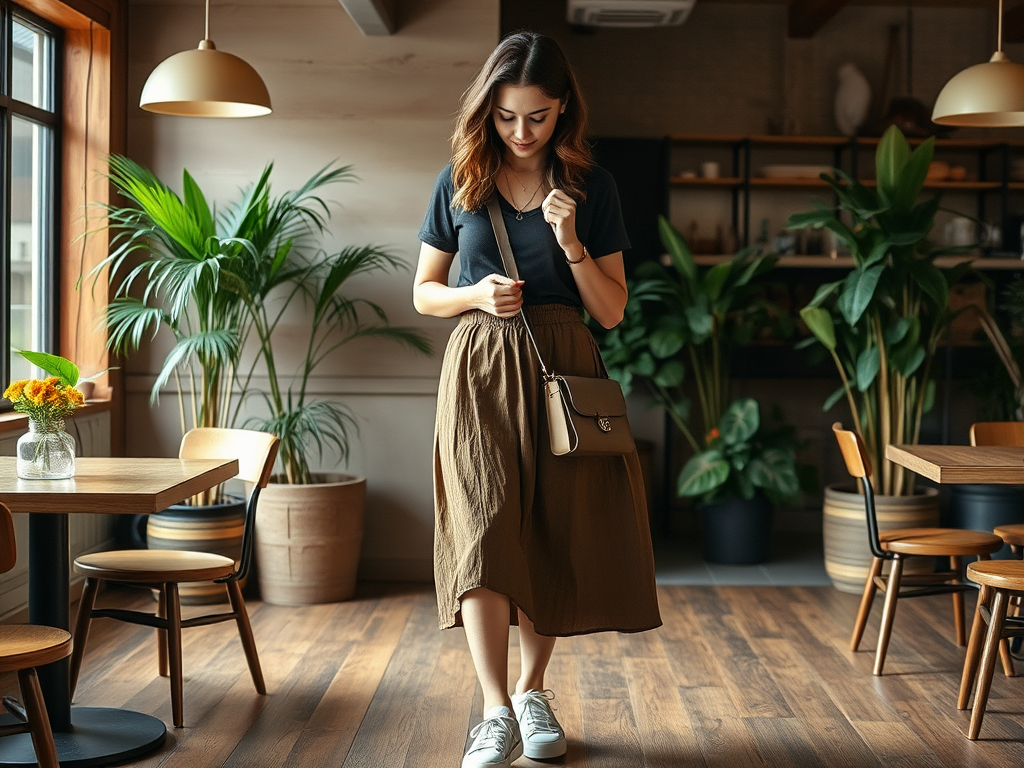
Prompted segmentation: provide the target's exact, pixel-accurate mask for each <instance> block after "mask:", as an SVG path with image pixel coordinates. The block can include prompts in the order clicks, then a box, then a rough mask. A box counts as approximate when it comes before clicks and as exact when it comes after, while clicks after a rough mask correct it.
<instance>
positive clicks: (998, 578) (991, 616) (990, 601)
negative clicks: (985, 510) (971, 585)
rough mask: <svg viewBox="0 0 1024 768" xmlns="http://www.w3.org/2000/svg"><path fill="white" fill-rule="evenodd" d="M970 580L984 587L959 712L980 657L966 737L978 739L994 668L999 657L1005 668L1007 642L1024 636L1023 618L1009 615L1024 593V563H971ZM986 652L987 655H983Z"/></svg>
mask: <svg viewBox="0 0 1024 768" xmlns="http://www.w3.org/2000/svg"><path fill="white" fill-rule="evenodd" d="M967 578H968V579H970V580H971V581H973V582H975V583H977V584H980V585H981V594H980V595H979V596H978V608H977V610H976V611H975V612H974V625H973V627H972V628H971V644H970V645H969V646H968V647H967V658H966V659H965V660H964V672H963V676H962V677H961V678H960V696H959V698H958V699H957V704H956V705H957V708H958V709H967V702H968V701H969V700H970V698H971V689H972V688H974V680H975V677H976V675H977V673H978V657H979V656H980V657H981V670H980V671H981V678H980V679H979V680H978V693H977V695H976V696H975V698H974V711H973V712H972V713H971V725H970V728H969V729H968V732H967V738H969V739H971V740H972V741H973V740H974V739H977V738H978V733H979V732H980V731H981V721H982V719H984V717H985V706H986V705H987V704H988V694H989V691H990V690H991V689H992V673H993V671H994V669H995V664H996V654H997V653H999V654H1000V655H1002V656H1003V664H1004V667H1005V664H1006V659H1007V656H1008V653H1007V641H1008V639H1009V638H1011V637H1024V619H1022V618H1020V617H1015V616H1008V615H1007V608H1008V606H1009V603H1010V600H1011V599H1012V598H1014V597H1020V596H1021V594H1022V593H1024V562H1021V561H1020V560H990V561H988V562H977V563H971V564H970V565H968V566H967ZM984 624H988V632H986V633H985V640H984V643H982V630H983V629H984V626H983V625H984ZM983 649H984V652H983Z"/></svg>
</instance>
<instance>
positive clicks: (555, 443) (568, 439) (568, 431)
mask: <svg viewBox="0 0 1024 768" xmlns="http://www.w3.org/2000/svg"><path fill="white" fill-rule="evenodd" d="M487 213H488V214H489V215H490V217H491V226H492V227H493V228H494V237H495V239H496V240H497V241H498V251H499V252H500V253H501V262H502V264H504V265H505V274H506V275H508V277H509V278H511V279H512V280H518V279H519V270H518V269H516V260H515V256H514V255H513V254H512V246H511V245H510V244H509V241H508V231H507V230H506V229H505V220H504V218H503V217H502V215H501V209H500V208H499V207H498V201H497V199H496V198H491V200H490V201H488V203H487ZM519 314H520V316H521V317H522V318H523V326H524V327H525V328H526V335H527V336H528V337H529V339H530V344H531V345H532V346H533V351H534V352H535V353H536V355H537V361H538V362H539V363H540V371H541V379H542V382H543V385H544V402H545V406H546V407H545V412H546V414H547V419H548V434H549V436H550V438H551V452H552V453H553V454H555V455H556V456H563V455H565V454H571V455H573V456H621V455H624V454H627V453H632V452H633V450H634V449H635V446H634V444H633V434H632V432H631V431H630V429H629V421H627V419H626V399H625V398H624V397H623V396H622V387H620V386H619V383H618V382H617V381H615V380H614V379H609V378H601V377H597V376H562V375H560V374H557V373H555V372H554V371H551V370H549V369H548V367H547V366H546V365H545V364H544V358H543V357H542V356H541V354H540V348H539V347H538V346H537V341H536V339H534V337H533V331H532V330H531V329H530V323H529V322H528V321H527V319H526V312H525V310H524V309H520V310H519Z"/></svg>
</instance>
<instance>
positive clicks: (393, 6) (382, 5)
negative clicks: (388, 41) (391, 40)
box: [341, 0, 398, 37]
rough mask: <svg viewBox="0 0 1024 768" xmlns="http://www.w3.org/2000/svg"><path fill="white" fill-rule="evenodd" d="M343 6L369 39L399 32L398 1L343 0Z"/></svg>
mask: <svg viewBox="0 0 1024 768" xmlns="http://www.w3.org/2000/svg"><path fill="white" fill-rule="evenodd" d="M341 5H342V7H343V8H344V9H345V10H346V11H348V15H349V16H351V17H352V21H354V22H355V24H356V26H357V27H359V31H360V32H362V33H363V34H364V35H366V36H368V37H369V36H374V35H391V34H394V33H395V32H396V31H397V30H398V0H341Z"/></svg>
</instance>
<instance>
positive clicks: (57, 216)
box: [0, 0, 64, 412]
mask: <svg viewBox="0 0 1024 768" xmlns="http://www.w3.org/2000/svg"><path fill="white" fill-rule="evenodd" d="M16 20H17V21H19V22H21V23H22V24H23V25H24V26H26V27H29V28H31V29H35V30H37V31H39V32H41V33H43V34H45V35H47V36H49V37H50V39H51V41H52V44H51V45H50V50H49V51H48V56H49V62H48V67H49V83H48V86H49V89H50V99H49V101H50V104H51V106H52V110H46V109H42V108H40V107H36V106H34V105H32V104H28V103H26V102H23V101H20V100H18V99H15V98H14V96H13V90H14V82H13V77H14V67H13V56H14V22H15V21H16ZM63 53H64V30H63V29H61V27H59V26H57V25H55V24H53V23H51V22H49V21H47V20H45V19H43V18H41V17H40V16H38V15H36V14H34V13H32V12H31V11H30V10H28V9H26V8H24V7H22V6H20V5H18V4H17V3H14V2H11V1H10V0H0V83H2V86H3V87H2V89H0V150H2V151H0V176H2V178H0V227H2V228H3V237H2V238H0V293H2V295H3V299H4V307H3V314H2V317H0V328H2V334H0V385H2V386H3V387H6V385H7V384H8V383H9V382H10V376H11V371H10V350H11V298H12V294H11V290H12V285H11V283H12V279H11V275H12V267H11V265H12V255H13V254H12V252H11V247H12V242H11V233H12V223H13V222H12V220H11V204H12V197H11V179H12V174H11V168H12V149H13V126H14V119H15V118H16V117H17V118H21V119H23V120H25V121H27V122H29V123H33V124H35V125H42V126H45V127H47V128H49V130H50V141H49V142H48V146H47V147H46V149H45V151H46V153H47V155H48V161H49V162H48V168H47V170H48V171H49V173H48V175H49V178H48V179H47V187H48V190H49V199H48V200H47V201H46V204H45V205H44V206H43V211H42V222H41V224H42V226H41V228H40V229H41V231H42V240H43V242H42V243H41V247H40V250H41V251H42V253H43V264H42V280H43V291H42V294H43V295H44V296H45V297H46V300H47V301H49V302H50V305H49V306H48V307H45V308H44V314H43V324H42V332H41V337H42V340H43V349H42V350H39V351H44V352H51V353H55V354H56V353H58V348H59V345H60V330H61V323H62V321H63V318H62V317H61V269H60V266H61V248H62V242H63V241H62V236H63V232H62V228H61V201H62V199H63V189H62V179H63V169H62V164H61V158H62V156H63V154H64V153H63V147H64V144H63V138H64V137H63V122H64V121H63V114H62V113H63V104H64V99H63V84H64V73H63V61H64V55H63ZM10 410H11V404H10V402H8V401H6V400H2V401H0V412H4V411H10Z"/></svg>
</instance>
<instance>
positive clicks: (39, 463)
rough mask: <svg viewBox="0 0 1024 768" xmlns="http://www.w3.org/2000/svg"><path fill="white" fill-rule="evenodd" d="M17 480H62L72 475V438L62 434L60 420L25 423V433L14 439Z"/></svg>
mask: <svg viewBox="0 0 1024 768" xmlns="http://www.w3.org/2000/svg"><path fill="white" fill-rule="evenodd" d="M17 456H18V462H17V472H18V477H20V478H21V479H23V480H63V479H65V478H69V477H74V476H75V439H74V438H73V437H72V436H71V435H69V434H68V433H67V432H65V431H64V419H51V420H50V421H45V422H38V421H36V420H34V419H29V420H28V432H26V433H25V434H23V435H22V436H21V437H20V438H18V452H17Z"/></svg>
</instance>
